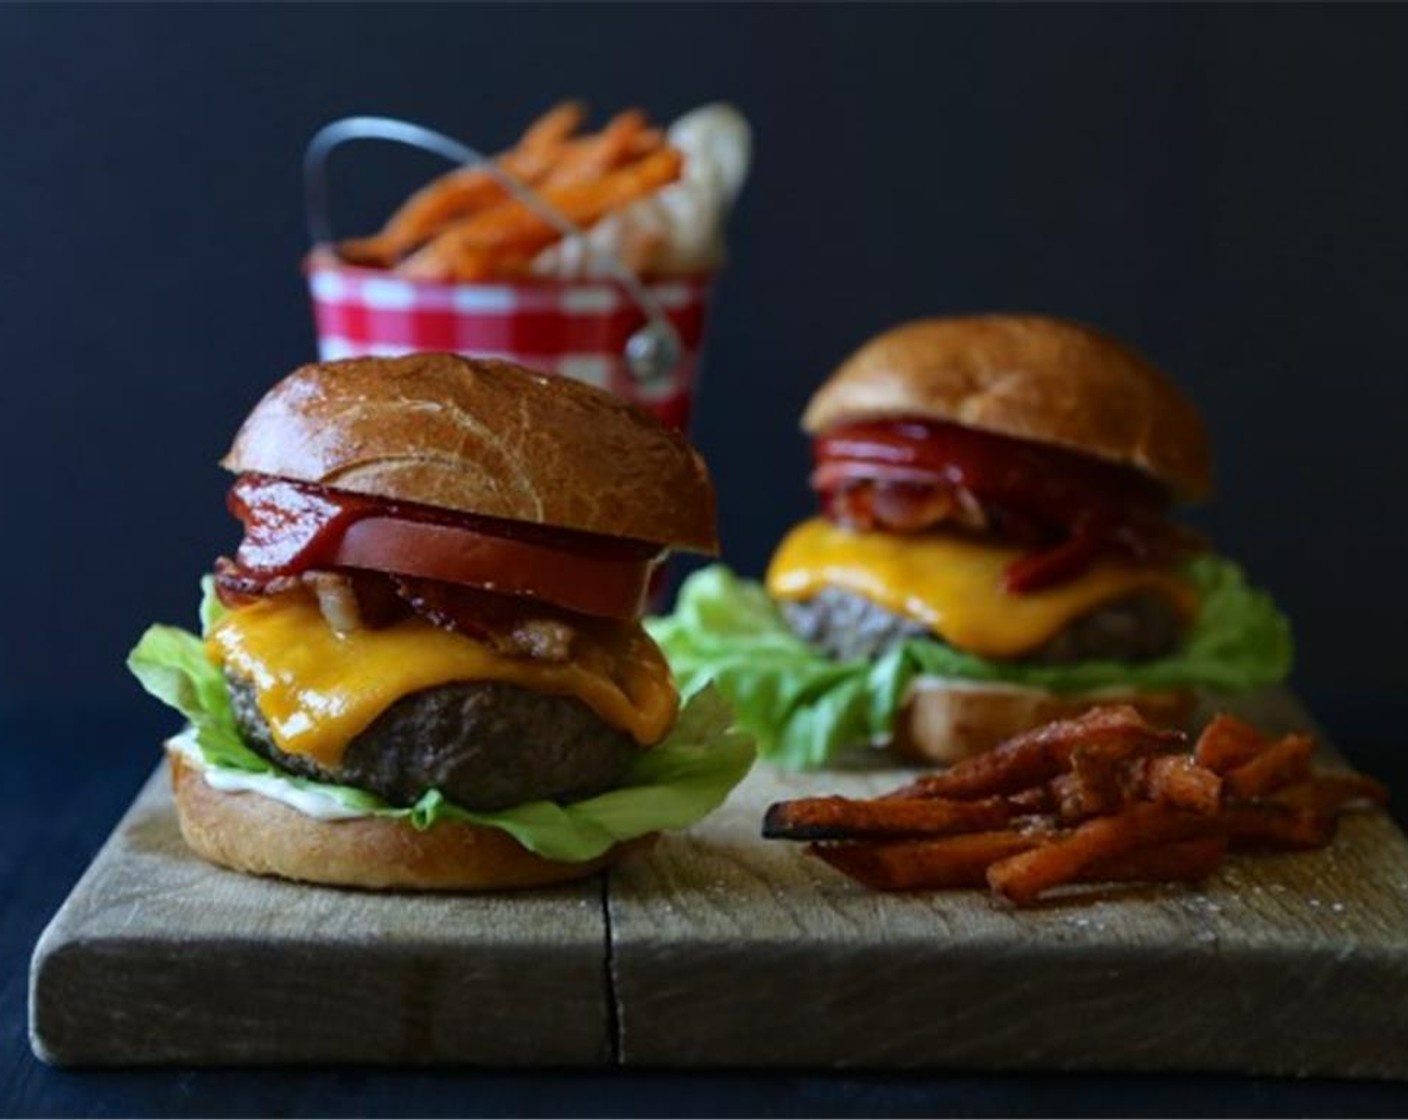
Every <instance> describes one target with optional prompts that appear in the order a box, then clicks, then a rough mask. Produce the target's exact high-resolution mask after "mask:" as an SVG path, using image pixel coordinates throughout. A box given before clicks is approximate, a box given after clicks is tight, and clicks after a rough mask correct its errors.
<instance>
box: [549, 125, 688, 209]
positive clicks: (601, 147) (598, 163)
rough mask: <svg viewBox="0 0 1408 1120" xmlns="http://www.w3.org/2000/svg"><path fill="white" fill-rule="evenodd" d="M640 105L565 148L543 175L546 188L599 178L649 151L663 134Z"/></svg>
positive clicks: (657, 145)
mask: <svg viewBox="0 0 1408 1120" xmlns="http://www.w3.org/2000/svg"><path fill="white" fill-rule="evenodd" d="M649 125H650V122H649V120H648V119H647V118H646V115H645V114H644V113H642V112H641V111H640V110H639V109H627V110H626V111H625V112H624V113H617V114H616V116H614V117H612V118H611V120H610V121H608V122H607V124H606V127H605V128H603V129H602V130H601V131H600V132H599V133H597V134H596V135H595V136H589V137H583V138H582V139H581V140H579V141H577V142H576V143H575V144H573V145H572V146H571V147H570V148H569V149H568V150H566V151H565V152H563V154H562V157H561V158H560V159H559V160H558V161H557V165H556V166H555V167H553V169H552V170H551V171H550V172H549V173H548V174H547V176H546V177H545V178H544V179H543V182H542V187H543V189H544V190H554V189H557V188H560V187H566V186H571V185H573V184H576V183H585V182H590V181H592V180H593V179H599V178H601V177H602V176H603V175H605V174H606V173H607V172H609V171H614V170H615V169H616V168H618V167H620V166H621V165H622V164H624V163H627V162H629V161H630V160H631V159H632V158H636V159H638V158H640V157H642V156H646V155H649V154H650V153H651V152H652V151H655V150H656V149H657V148H659V147H660V145H661V142H662V140H663V138H662V137H661V135H660V133H659V132H658V131H655V130H653V129H651V128H650V127H649Z"/></svg>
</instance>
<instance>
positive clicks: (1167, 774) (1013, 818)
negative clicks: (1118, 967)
mask: <svg viewBox="0 0 1408 1120" xmlns="http://www.w3.org/2000/svg"><path fill="white" fill-rule="evenodd" d="M1314 750H1315V743H1314V740H1313V739H1311V738H1310V737H1309V736H1308V735H1303V734H1290V735H1284V736H1282V737H1280V738H1277V739H1272V738H1268V737H1267V736H1265V735H1263V734H1261V732H1259V731H1257V730H1256V728H1254V727H1252V726H1251V725H1250V724H1248V723H1246V722H1245V721H1243V720H1239V719H1237V718H1235V717H1233V716H1228V715H1220V716H1218V717H1217V718H1216V719H1214V720H1212V721H1211V722H1210V723H1209V724H1208V725H1207V727H1206V728H1205V729H1204V731H1203V733H1202V735H1201V736H1200V737H1199V739H1198V741H1197V742H1196V743H1195V744H1194V745H1193V746H1192V748H1191V750H1190V749H1189V746H1188V737H1187V736H1186V735H1184V734H1183V733H1182V732H1181V731H1172V730H1167V729H1161V728H1157V727H1153V726H1151V725H1150V724H1149V723H1147V722H1146V721H1145V720H1144V718H1143V717H1142V716H1140V715H1139V713H1138V712H1137V711H1135V709H1134V708H1132V707H1127V706H1107V707H1100V708H1093V709H1091V710H1090V711H1089V712H1087V713H1086V714H1085V715H1083V716H1081V717H1079V718H1077V719H1070V720H1061V721H1058V722H1055V723H1050V724H1047V725H1046V726H1044V727H1039V728H1036V729H1034V730H1032V731H1029V732H1026V733H1025V734H1023V735H1018V736H1016V737H1015V738H1012V739H1009V740H1007V742H1005V743H1003V744H1002V745H1001V746H999V747H997V748H996V749H995V750H993V751H991V752H989V753H988V754H984V755H978V756H976V757H974V758H970V759H968V760H966V761H964V762H960V763H959V764H957V765H956V766H954V767H952V768H951V769H949V770H946V771H944V772H943V773H939V774H930V775H925V776H924V777H921V778H919V779H917V780H916V781H914V782H912V783H910V784H909V785H907V786H905V787H903V788H902V789H899V790H896V791H894V792H893V793H889V794H886V795H884V796H881V797H875V798H870V799H864V800H854V799H848V798H843V797H814V798H802V799H798V800H794V801H783V802H779V803H778V804H776V805H773V806H772V807H771V808H770V809H769V810H768V812H767V816H766V818H765V820H764V824H763V835H764V836H765V837H767V838H770V839H782V840H804V841H809V842H810V847H809V849H808V850H809V851H810V852H811V853H812V854H814V855H816V856H818V857H819V858H820V859H822V860H824V861H825V862H826V863H828V864H830V865H831V866H832V867H835V868H836V869H837V870H839V871H841V872H843V873H844V874H846V875H848V876H850V877H851V878H852V879H855V880H856V881H858V882H860V883H863V884H865V885H866V886H869V887H873V888H875V889H877V890H887V891H901V890H953V889H962V888H971V887H981V886H984V885H986V886H988V887H990V888H991V889H992V890H993V891H994V892H996V893H997V894H999V895H1001V896H1002V897H1004V898H1006V899H1007V900H1008V901H1010V902H1012V903H1014V904H1015V905H1018V906H1025V905H1030V904H1031V903H1034V902H1037V901H1039V900H1041V899H1042V898H1045V897H1047V896H1048V895H1049V894H1050V892H1052V891H1054V890H1057V889H1058V888H1063V887H1068V886H1071V885H1073V884H1094V883H1140V882H1144V883H1195V882H1199V881H1201V880H1203V879H1205V878H1207V877H1208V876H1209V875H1211V874H1212V873H1213V872H1214V871H1215V870H1216V869H1217V868H1218V866H1219V865H1220V864H1221V863H1222V861H1223V859H1224V858H1225V856H1226V854H1227V853H1228V852H1229V851H1230V852H1240V851H1255V850H1262V851H1265V850H1271V851H1300V850H1307V849H1312V848H1323V847H1324V846H1326V845H1327V844H1329V843H1330V842H1331V840H1333V839H1334V835H1335V826H1336V823H1337V819H1338V814H1339V813H1340V812H1341V811H1342V810H1343V809H1344V808H1345V807H1346V806H1349V805H1353V804H1356V803H1369V804H1374V805H1383V804H1384V803H1385V802H1386V801H1387V800H1388V791H1387V789H1386V788H1385V787H1384V786H1383V785H1382V783H1380V782H1377V781H1375V780H1374V779H1373V778H1369V777H1366V776H1364V775H1362V774H1351V773H1324V774H1322V773H1318V772H1316V771H1315V770H1314V769H1313V767H1312V765H1311V755H1312V754H1313V753H1314Z"/></svg>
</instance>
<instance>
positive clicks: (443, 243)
mask: <svg viewBox="0 0 1408 1120" xmlns="http://www.w3.org/2000/svg"><path fill="white" fill-rule="evenodd" d="M585 119H586V109H585V108H584V107H583V106H582V105H581V104H579V103H577V102H575V101H568V102H563V103H562V104H560V105H556V106H554V107H553V108H552V109H550V110H548V112H547V113H545V114H544V115H543V116H542V117H540V118H539V119H538V120H537V121H535V122H534V123H533V124H532V125H531V126H530V127H529V129H528V131H527V132H525V133H524V134H523V136H522V137H521V138H520V139H519V141H518V143H517V144H515V145H514V146H513V147H512V148H510V149H509V150H508V151H506V152H503V153H502V154H500V155H499V156H497V157H495V162H496V163H497V164H498V165H499V166H500V167H501V168H503V170H504V171H506V172H508V173H509V174H510V175H512V176H513V177H514V178H516V179H518V180H519V181H520V182H522V183H525V184H527V185H528V186H531V187H533V188H534V189H535V190H536V191H537V192H538V194H539V195H540V196H541V197H542V198H543V199H544V200H546V201H547V202H549V203H551V204H552V205H553V206H555V207H556V208H557V210H558V211H559V212H560V213H562V214H565V215H566V216H567V217H568V218H570V219H571V220H572V221H573V222H575V223H576V224H577V225H579V226H581V227H584V228H585V227H589V226H592V225H594V224H596V223H597V222H598V221H600V220H601V219H602V218H604V217H606V216H607V215H608V214H610V213H612V212H613V211H615V210H619V209H620V208H621V207H623V206H626V205H628V204H629V203H631V202H634V201H635V200H636V199H638V198H642V197H644V196H645V195H647V194H651V193H652V192H654V191H657V190H659V189H660V188H661V187H663V186H665V185H667V184H669V183H672V182H674V181H675V180H676V179H678V178H679V176H680V172H681V170H682V166H683V159H682V157H681V155H680V153H679V152H678V151H677V150H676V149H674V148H672V147H669V146H668V145H667V144H666V142H665V135H664V133H663V132H662V131H661V130H660V129H659V128H656V127H654V126H653V125H652V124H651V123H650V120H649V118H647V117H646V115H645V113H643V112H642V111H641V110H639V109H627V110H626V111H625V112H623V113H618V114H617V115H616V116H615V117H613V118H612V119H611V120H610V121H609V122H607V124H606V126H605V127H604V128H602V129H601V131H599V132H589V133H579V131H578V130H579V129H580V128H581V127H582V124H583V122H584V120H585ZM560 236H561V235H560V234H559V233H558V231H557V230H556V229H555V228H554V227H553V226H552V225H550V224H549V223H548V222H546V221H544V220H543V219H542V218H540V217H539V216H538V214H537V213H536V212H535V211H533V210H531V209H529V208H528V207H527V206H525V205H524V204H523V203H521V202H519V201H518V200H517V199H516V198H513V197H512V196H510V195H509V193H508V192H507V191H506V190H505V189H504V187H503V186H502V185H501V183H500V182H499V180H497V179H495V178H493V177H492V176H491V175H489V174H488V173H486V172H485V171H483V170H478V169H474V168H461V169H459V170H456V171H451V172H449V173H448V174H445V175H442V176H440V177H439V178H438V179H435V180H434V181H433V182H431V183H429V184H428V185H427V186H425V187H423V188H422V189H421V190H419V191H417V192H416V193H415V194H414V195H412V196H411V197H410V198H409V199H407V200H406V202H405V203H404V204H403V205H402V206H401V208H400V209H399V210H397V211H396V213H395V214H393V215H392V216H391V219H390V220H389V221H388V222H387V223H386V225H385V226H384V227H383V228H382V230H381V232H380V233H378V234H376V235H374V236H372V237H365V238H360V239H357V240H352V241H344V242H342V243H341V244H340V245H339V246H338V253H339V255H340V256H341V257H342V258H343V260H346V261H348V262H349V263H351V264H358V265H364V266H369V267H374V268H387V269H393V270H395V271H396V272H398V273H400V274H402V275H405V276H411V277H416V278H419V279H422V280H458V281H474V280H486V279H494V278H499V277H505V276H516V275H521V274H523V273H525V272H527V271H528V266H529V264H530V262H531V261H532V259H533V257H534V256H536V255H537V254H538V253H540V252H541V251H542V250H543V249H546V248H547V247H548V246H550V245H552V244H553V243H554V242H556V241H557V240H559V238H560Z"/></svg>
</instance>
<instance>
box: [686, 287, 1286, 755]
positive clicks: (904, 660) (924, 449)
mask: <svg viewBox="0 0 1408 1120" xmlns="http://www.w3.org/2000/svg"><path fill="white" fill-rule="evenodd" d="M802 426H803V428H804V430H805V431H806V432H807V433H808V434H809V435H810V436H811V437H812V441H813V442H812V446H813V461H814V466H813V471H812V474H811V485H812V488H813V490H814V491H815V492H816V494H817V496H818V499H819V504H820V512H819V515H818V516H816V517H814V518H812V519H810V520H808V521H805V522H803V523H802V524H800V525H798V526H796V527H795V528H794V529H792V530H791V532H789V533H788V534H787V535H786V537H785V538H784V539H783V541H782V543H781V545H780V546H779V547H778V549H777V551H776V553H775V555H774V556H773V558H772V562H771V564H770V566H769V568H768V572H767V580H766V590H767V596H766V597H764V596H762V595H760V594H758V593H757V591H756V590H755V589H753V588H752V587H751V586H749V585H746V584H745V583H744V582H743V581H739V580H736V579H735V578H734V577H732V576H731V575H729V574H728V573H726V572H723V571H722V570H720V569H713V570H710V571H709V572H707V573H705V574H704V575H702V576H699V577H696V580H695V582H694V583H693V584H692V585H690V586H689V587H687V588H686V589H685V592H684V594H683V597H682V603H681V610H680V612H679V613H678V614H677V615H676V617H675V618H674V619H672V620H669V621H668V622H667V623H665V624H664V625H663V626H662V627H661V630H660V631H659V633H660V636H661V638H662V640H663V641H664V643H665V646H666V648H667V650H668V651H669V653H670V654H671V657H672V659H673V660H674V661H675V664H676V668H677V669H678V670H679V671H680V672H682V673H683V674H685V675H686V676H689V675H693V674H700V675H703V674H708V675H710V676H714V677H717V678H718V679H719V681H720V683H721V684H722V685H724V687H725V689H726V691H729V692H731V693H733V694H734V695H735V697H736V698H738V700H739V702H740V703H742V704H746V705H747V706H748V708H749V710H748V712H747V713H746V714H747V716H748V718H749V719H750V720H751V722H752V724H753V725H754V727H755V730H757V731H758V733H759V734H760V735H761V736H763V740H764V742H763V745H764V748H765V750H767V751H769V752H770V753H772V754H773V755H774V757H778V758H780V760H781V761H784V762H788V763H795V764H799V765H813V764H819V763H823V762H826V761H828V760H829V759H830V757H831V756H832V754H834V752H835V751H836V750H837V749H839V748H840V747H842V746H844V745H848V744H849V743H850V742H853V741H856V740H861V741H866V742H892V743H894V745H896V746H897V747H898V748H899V749H900V750H901V751H903V752H904V753H906V754H908V755H910V756H912V757H916V758H919V759H923V760H928V761H945V762H946V761H954V760H957V759H960V758H963V757H965V756H967V755H970V754H973V753H975V752H979V751H982V750H985V749H987V748H989V747H991V746H993V745H994V744H996V743H997V742H998V741H1000V740H1001V739H1003V738H1005V737H1007V736H1008V735H1011V734H1014V733H1016V732H1018V731H1021V730H1024V729H1026V728H1028V727H1030V726H1033V725H1035V724H1038V723H1042V722H1045V721H1047V720H1050V719H1053V718H1059V717H1062V716H1066V715H1070V714H1074V713H1075V712H1077V711H1079V710H1083V709H1084V708H1085V707H1087V706H1089V705H1090V704H1092V703H1095V702H1097V701H1098V702H1111V701H1119V702H1125V703H1132V704H1134V705H1135V706H1136V707H1138V708H1140V709H1142V710H1144V712H1145V713H1146V714H1148V715H1150V716H1151V717H1154V718H1157V719H1159V720H1163V721H1177V720H1179V719H1180V718H1185V717H1187V716H1188V715H1189V714H1190V713H1191V711H1192V708H1193V706H1194V700H1195V697H1196V693H1197V692H1198V691H1199V690H1201V689H1203V688H1217V689H1227V688H1245V687H1251V686H1253V685H1258V684H1263V683H1268V682H1270V681H1274V680H1277V679H1279V678H1280V677H1282V676H1284V674H1285V673H1286V671H1287V669H1288V667H1289V656H1290V646H1289V637H1288V631H1287V628H1286V625H1285V622H1284V620H1283V619H1282V618H1281V617H1280V615H1279V614H1277V612H1276V611H1275V608H1274V607H1273V606H1272V605H1271V603H1270V601H1269V600H1268V599H1267V598H1266V597H1265V596H1264V595H1260V594H1258V593H1256V592H1254V591H1251V590H1250V589H1248V588H1247V587H1246V586H1245V584H1244V583H1243V582H1242V579H1241V575H1240V573H1239V572H1238V571H1237V569H1236V568H1235V567H1234V566H1233V565H1231V564H1230V563H1229V562H1228V561H1226V560H1223V559H1221V558H1219V557H1217V556H1216V555H1215V554H1214V553H1212V552H1211V550H1210V549H1209V547H1208V545H1207V543H1206V542H1205V541H1203V540H1202V539H1201V538H1200V537H1199V536H1198V535H1196V534H1194V533H1193V532H1191V531H1190V530H1188V529H1186V528H1184V527H1182V526H1180V525H1178V524H1177V523H1176V522H1174V521H1173V520H1171V516H1170V515H1171V512H1172V510H1173V509H1174V507H1175V506H1176V504H1177V503H1179V502H1187V501H1196V500H1199V499H1202V498H1204V497H1205V496H1206V495H1207V494H1208V492H1209V490H1210V488H1211V477H1212V466H1211V459H1210V454H1209V448H1208V438H1207V433H1206V431H1205V429H1204V426H1203V423H1202V420H1201V418H1200V416H1199V414H1198V411H1197V410H1196V408H1195V407H1194V406H1193V405H1192V404H1191V403H1190V402H1189V400H1188V399H1187V398H1186V397H1184V396H1183V394H1182V393H1180V392H1179V391H1178V389H1177V388H1176V387H1175V386H1174V385H1173V384H1172V383H1171V382H1170V381H1169V380H1167V379H1166V378H1165V377H1164V376H1163V375H1162V374H1161V373H1160V372H1159V371H1158V370H1156V369H1155V368H1154V367H1153V366H1152V365H1150V364H1149V362H1147V361H1146V360H1145V359H1144V358H1142V357H1140V356H1139V355H1138V354H1136V353H1135V352H1134V351H1132V350H1131V349H1129V348H1128V347H1126V346H1124V345H1122V344H1121V343H1119V342H1117V341H1115V340H1114V339H1112V338H1109V337H1108V336H1106V335H1103V334H1101V333H1099V332H1097V331H1094V330H1092V329H1090V328H1087V327H1084V326H1080V325H1077V324H1074V323H1069V322H1064V321H1061V320H1058V319H1052V318H1044V317H1039V316H1018V315H983V316H973V317H962V318H945V319H931V320H925V321H921V322H915V323H911V324H908V325H905V326H902V327H899V328H897V329H895V330H892V331H889V332H887V333H886V334H883V335H881V336H880V337H878V338H876V339H874V340H873V341H871V342H870V343H868V344H867V345H865V346H864V347H862V348H861V349H860V350H859V351H858V352H857V353H855V354H854V355H853V356H852V357H851V358H850V359H849V360H848V361H846V362H845V363H844V364H843V365H842V366H841V368H840V369H839V370H838V371H836V373H835V374H834V375H833V376H832V377H831V378H830V379H829V380H828V381H827V382H826V383H825V384H823V385H822V386H821V388H820V389H819V390H818V391H817V392H816V394H815V395H814V396H813V397H812V399H811V402H810V404H809V405H808V407H807V409H806V412H805V414H804V416H803V418H802ZM769 599H770V600H771V602H769V601H768V600H769ZM745 634H749V635H751V636H750V637H748V638H747V639H746V640H747V641H751V642H753V643H755V644H757V643H758V642H759V640H760V635H762V634H766V635H767V643H768V656H767V661H768V664H769V666H771V668H770V669H768V670H766V671H763V672H761V673H760V672H759V670H758V668H757V667H756V666H755V667H754V668H753V669H751V670H750V669H749V668H748V667H747V665H746V662H745V661H744V660H743V659H742V658H740V657H739V656H738V654H739V653H740V652H741V643H742V642H743V641H744V640H745V639H744V635H745ZM757 698H761V700H759V699H757Z"/></svg>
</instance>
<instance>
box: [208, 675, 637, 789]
mask: <svg viewBox="0 0 1408 1120" xmlns="http://www.w3.org/2000/svg"><path fill="white" fill-rule="evenodd" d="M226 680H228V681H229V685H230V703H231V706H232V707H233V708H234V713H235V719H236V721H237V722H238V724H239V728H240V733H241V734H242V735H243V736H244V739H245V741H246V742H247V743H248V744H249V745H250V747H251V748H253V749H254V750H256V751H258V752H259V753H260V754H262V755H263V756H264V757H265V758H267V759H269V760H270V761H271V762H273V763H275V764H276V765H278V766H281V767H282V768H283V769H285V770H288V771H290V772H292V773H294V774H299V775H302V776H304V777H308V778H313V779H316V780H317V781H323V782H336V783H338V784H340V785H348V786H356V787H357V788H359V789H364V790H368V791H370V792H371V793H374V794H376V795H377V796H378V797H380V798H382V799H383V800H385V801H387V802H389V803H390V804H392V805H412V804H414V803H415V802H416V801H417V800H418V799H419V798H420V796H421V795H422V794H424V793H425V792H426V791H427V790H430V789H438V790H439V791H440V792H441V793H442V794H444V795H445V797H446V799H448V800H449V801H452V802H454V803H455V804H456V805H460V806H463V807H464V808H466V809H479V810H493V809H507V808H510V807H511V806H514V805H521V804H523V803H524V802H527V801H538V800H549V801H559V802H568V801H578V800H580V799H582V798H584V797H590V796H592V795H593V794H597V793H601V792H603V791H605V790H608V789H611V788H613V787H614V786H616V785H619V784H620V782H621V779H622V777H623V775H624V773H625V770H626V768H627V767H628V766H629V765H630V763H631V760H632V759H633V758H635V757H636V755H637V754H638V753H639V751H640V748H639V747H638V746H637V745H636V742H635V740H634V739H633V738H631V736H630V735H628V734H626V733H625V732H623V731H618V730H616V729H615V728H613V727H610V726H608V725H607V724H605V723H603V722H602V721H601V719H600V718H599V717H598V716H597V715H596V713H595V712H593V711H592V710H591V709H590V708H588V707H587V706H586V704H584V703H582V701H580V700H578V699H577V698H576V697H573V696H548V695H545V694H543V693H538V692H532V691H530V690H529V689H526V688H518V687H517V686H515V685H509V684H498V683H494V682H487V681H475V682H468V683H460V684H446V685H440V686H438V687H436V688H427V689H425V690H423V691H421V692H414V693H411V694H410V695H409V696H403V697H402V698H401V699H400V700H398V701H396V703H394V704H392V705H391V707H389V708H387V709H386V711H384V712H382V713H381V715H379V716H378V717H377V718H376V719H375V720H373V721H372V723H371V725H370V726H368V727H367V729H366V730H365V731H363V732H362V733H361V734H360V735H357V736H355V737H354V738H353V739H352V741H351V742H350V743H349V744H348V745H347V750H346V752H345V753H344V754H343V756H342V761H341V762H340V763H339V764H338V765H337V766H336V767H328V766H323V765H321V764H319V763H317V762H315V761H313V760H312V759H310V758H306V757H304V756H302V755H294V754H287V753H286V752H284V751H282V750H280V749H279V747H278V746H277V745H276V744H275V742H274V737H273V735H272V733H271V732H270V730H269V725H268V723H267V722H266V721H265V719H264V716H263V714H262V713H261V712H260V711H259V706H258V704H257V703H256V701H255V692H254V688H253V686H252V685H250V684H249V682H247V681H245V680H243V679H242V678H240V677H238V676H236V675H234V674H231V673H227V674H226Z"/></svg>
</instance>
